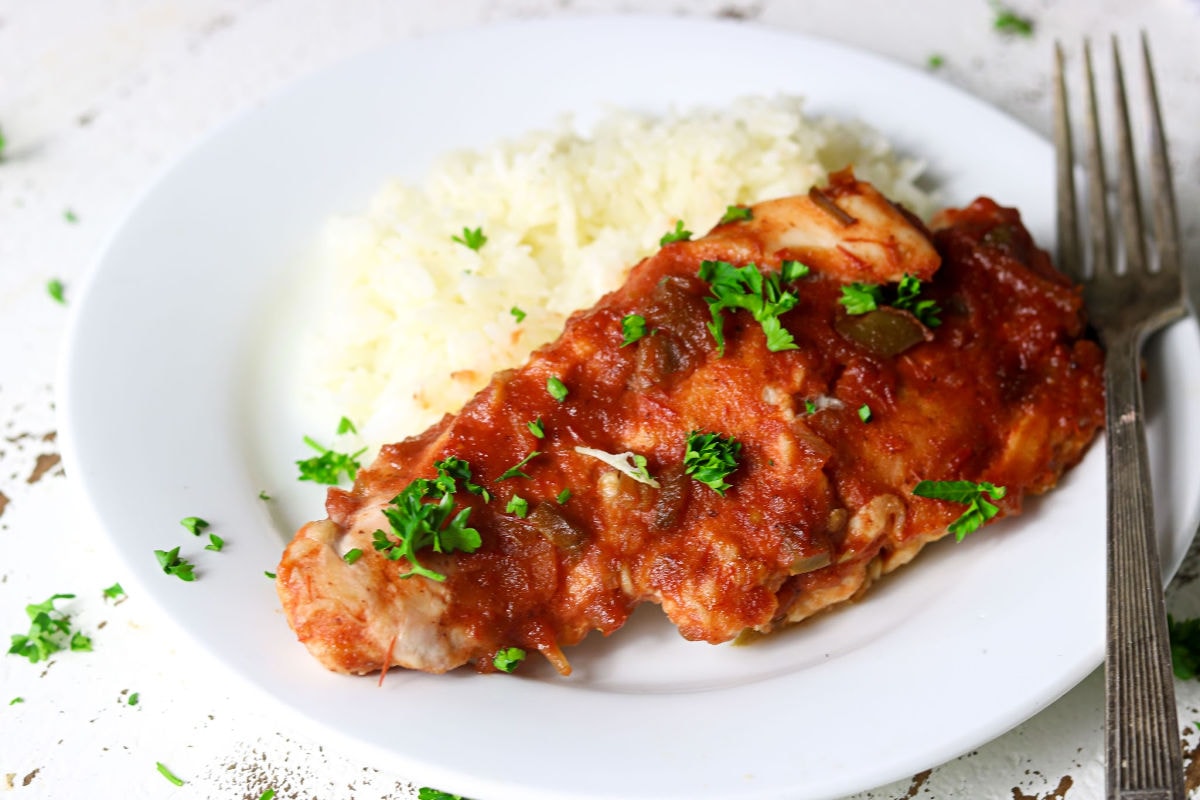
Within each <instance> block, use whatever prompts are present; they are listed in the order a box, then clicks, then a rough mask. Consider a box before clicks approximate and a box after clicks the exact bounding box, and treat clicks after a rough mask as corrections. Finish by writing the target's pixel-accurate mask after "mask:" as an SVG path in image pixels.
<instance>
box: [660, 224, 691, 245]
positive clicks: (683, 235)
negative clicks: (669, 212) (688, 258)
mask: <svg viewBox="0 0 1200 800" xmlns="http://www.w3.org/2000/svg"><path fill="white" fill-rule="evenodd" d="M691 238H692V232H691V231H685V230H684V229H683V220H681V219H677V220H675V230H673V231H667V232H666V233H664V234H663V237H662V238H661V239H659V240H658V246H659V247H666V246H667V245H669V244H671V243H672V242H686V241H688V240H689V239H691Z"/></svg>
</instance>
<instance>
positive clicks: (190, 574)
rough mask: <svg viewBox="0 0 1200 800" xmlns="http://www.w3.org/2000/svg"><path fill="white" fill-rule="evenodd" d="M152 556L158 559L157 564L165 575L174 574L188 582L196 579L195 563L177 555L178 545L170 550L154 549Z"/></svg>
mask: <svg viewBox="0 0 1200 800" xmlns="http://www.w3.org/2000/svg"><path fill="white" fill-rule="evenodd" d="M154 557H155V558H157V559H158V565H159V566H160V567H162V571H163V572H165V573H166V574H167V575H174V576H175V577H176V578H179V580H181V581H186V582H188V583H190V582H192V581H194V580H196V573H195V572H194V570H195V565H194V564H192V563H191V562H189V561H188V560H187V559H186V558H180V557H179V548H178V547H174V548H172V549H170V550H155V551H154Z"/></svg>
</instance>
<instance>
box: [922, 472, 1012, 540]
mask: <svg viewBox="0 0 1200 800" xmlns="http://www.w3.org/2000/svg"><path fill="white" fill-rule="evenodd" d="M1007 493H1008V489H1007V488H1005V487H1004V486H996V485H995V484H992V483H988V482H986V481H981V482H979V483H974V482H972V481H921V482H920V483H918V484H917V485H916V486H915V487H913V494H915V495H916V496H917V497H928V498H931V499H933V500H948V501H950V502H952V503H963V504H965V505H966V506H967V510H966V511H964V512H963V513H962V516H960V517H959V518H958V519H956V520H954V522H951V523H950V525H949V527H948V528H947V530H949V531H950V533H953V534H954V538H955V539H956V540H958V541H960V542H961V541H962V540H963V539H964V538H966V536H967V534H969V533H974V532H975V531H977V530H979V528H980V527H981V526H982V525H983V523H985V522H987V521H988V520H989V519H991V518H992V517H994V516H996V514H997V513H999V511H1000V509H998V508H997V507H996V506H995V505H993V504H992V503H990V502H988V499H987V498H988V497H990V498H991V499H992V500H999V499H1001V498H1002V497H1004V495H1005V494H1007Z"/></svg>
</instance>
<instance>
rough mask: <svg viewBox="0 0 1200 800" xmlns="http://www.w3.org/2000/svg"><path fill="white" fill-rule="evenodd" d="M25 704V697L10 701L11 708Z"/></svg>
mask: <svg viewBox="0 0 1200 800" xmlns="http://www.w3.org/2000/svg"><path fill="white" fill-rule="evenodd" d="M24 702H25V698H24V697H14V698H13V699H12V700H9V701H8V704H9V705H10V706H15V705H19V704H21V703H24Z"/></svg>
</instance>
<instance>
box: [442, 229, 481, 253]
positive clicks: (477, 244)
mask: <svg viewBox="0 0 1200 800" xmlns="http://www.w3.org/2000/svg"><path fill="white" fill-rule="evenodd" d="M451 238H452V239H453V240H454V241H456V242H458V243H459V244H461V245H463V246H464V247H469V248H470V249H472V250H475V251H477V252H478V250H479V248H481V247H483V246H484V245H485V244H487V237H486V236H484V235H483V228H475V229H474V230H472V229H470V228H463V232H462V236H453V237H451Z"/></svg>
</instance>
